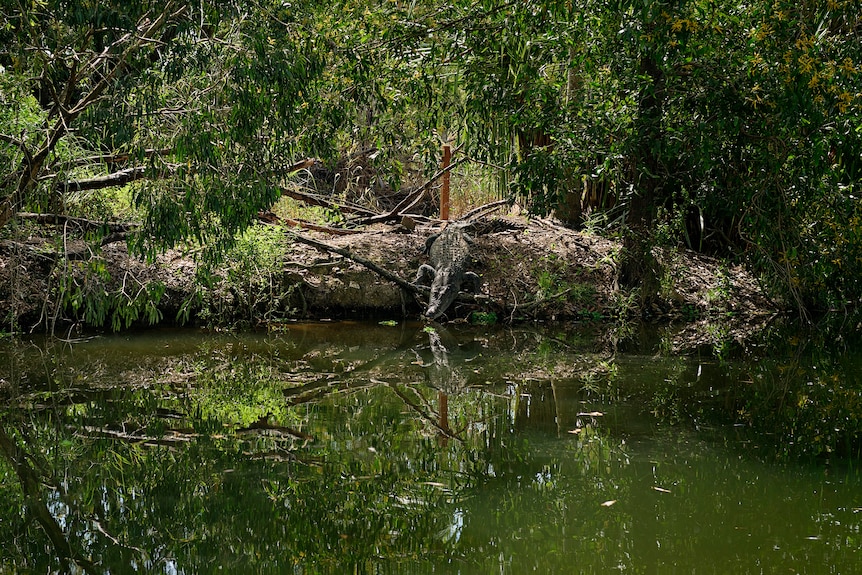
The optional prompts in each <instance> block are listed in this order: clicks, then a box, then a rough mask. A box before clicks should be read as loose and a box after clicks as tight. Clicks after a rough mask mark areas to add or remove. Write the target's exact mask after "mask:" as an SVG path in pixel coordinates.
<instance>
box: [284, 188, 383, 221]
mask: <svg viewBox="0 0 862 575" xmlns="http://www.w3.org/2000/svg"><path fill="white" fill-rule="evenodd" d="M280 189H281V195H282V196H287V197H288V198H293V199H294V200H299V201H300V202H303V203H305V204H308V205H309V206H320V207H322V208H329V209H333V210H340V211H342V212H346V213H354V214H360V215H362V216H368V217H373V216H375V215H377V213H376V212H373V211H371V210H367V209H365V208H361V207H359V206H355V205H353V204H348V203H346V202H344V203H338V202H333V201H331V200H329V199H328V198H326V197H324V196H321V195H319V194H309V193H306V192H300V191H299V190H292V189H290V188H286V187H284V186H281V187H280Z"/></svg>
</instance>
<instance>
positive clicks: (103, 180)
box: [54, 166, 147, 193]
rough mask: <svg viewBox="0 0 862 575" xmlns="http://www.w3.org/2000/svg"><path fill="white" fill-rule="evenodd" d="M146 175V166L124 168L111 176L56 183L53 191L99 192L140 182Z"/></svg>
mask: <svg viewBox="0 0 862 575" xmlns="http://www.w3.org/2000/svg"><path fill="white" fill-rule="evenodd" d="M146 175H147V167H146V166H135V167H134V168H126V169H124V170H120V171H118V172H114V173H112V174H107V175H104V176H96V177H93V178H84V179H82V180H71V181H68V182H57V183H56V184H54V190H56V191H57V192H58V193H67V192H83V191H85V190H101V189H103V188H110V187H113V186H123V185H125V184H128V183H130V182H134V181H135V180H140V179H142V178H144V177H145V176H146Z"/></svg>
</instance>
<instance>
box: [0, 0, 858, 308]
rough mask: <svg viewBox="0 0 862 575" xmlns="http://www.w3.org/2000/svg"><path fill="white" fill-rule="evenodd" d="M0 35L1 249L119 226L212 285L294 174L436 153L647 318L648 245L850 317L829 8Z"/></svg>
mask: <svg viewBox="0 0 862 575" xmlns="http://www.w3.org/2000/svg"><path fill="white" fill-rule="evenodd" d="M2 16H3V27H2V29H0V46H2V48H0V162H2V163H3V165H7V166H12V168H13V169H12V170H11V172H9V173H7V174H4V175H3V177H2V178H0V227H2V228H4V231H3V233H4V234H8V233H14V230H12V231H11V232H10V231H9V230H10V226H11V227H14V226H15V225H16V222H20V221H21V220H23V219H24V217H25V214H26V213H27V212H39V213H51V214H56V215H58V216H80V217H85V218H88V219H91V220H109V219H115V218H118V217H120V218H135V219H137V220H139V223H140V225H139V226H136V227H134V228H132V229H129V230H127V231H125V232H124V233H123V234H122V237H121V238H119V239H124V240H126V241H127V242H128V243H129V245H130V247H131V248H132V249H133V250H134V251H135V253H137V254H139V255H142V256H146V257H149V258H152V257H153V256H155V255H156V254H157V253H159V252H160V251H162V250H165V249H167V248H170V247H173V246H176V245H179V244H181V243H192V244H195V245H196V246H198V247H199V248H200V252H199V253H200V255H201V256H202V257H203V259H204V260H206V261H214V260H216V259H218V258H220V257H222V256H223V255H224V254H225V253H226V250H228V249H230V248H231V247H232V246H233V245H234V244H235V243H236V242H237V240H238V238H241V237H243V235H242V234H243V232H244V231H245V230H246V229H247V228H248V227H249V226H250V225H251V223H252V222H253V220H254V219H255V217H256V216H257V214H258V213H259V212H260V211H261V210H268V209H270V208H272V206H273V205H274V204H275V202H276V201H277V200H278V198H279V197H280V195H281V190H282V189H283V188H285V187H289V186H290V185H291V181H292V178H293V176H292V174H293V173H294V172H295V170H296V168H295V166H296V165H297V162H298V161H300V160H303V159H305V158H319V159H320V160H321V161H322V162H324V163H325V164H327V165H333V164H334V163H335V162H336V161H338V160H339V159H341V158H344V157H346V156H347V155H349V154H350V153H351V152H353V151H356V150H369V149H370V150H373V153H371V154H369V155H368V157H369V158H370V161H371V162H372V163H373V166H374V168H375V169H376V171H377V173H378V174H383V178H384V179H386V180H387V183H388V184H389V185H391V186H393V187H396V188H397V187H398V186H399V185H400V184H401V183H402V182H403V181H404V179H405V177H406V173H407V168H408V164H410V165H411V166H414V165H415V166H420V167H424V170H425V171H426V172H429V173H430V172H431V171H433V170H434V168H435V166H437V165H438V164H439V146H440V142H441V140H445V141H451V142H453V143H454V144H455V145H456V146H458V147H459V151H458V153H459V154H461V155H462V157H466V158H469V159H470V160H472V161H473V167H471V168H470V172H469V173H474V174H479V177H478V178H477V179H476V180H475V181H476V182H479V183H478V184H475V183H474V185H473V187H474V188H475V190H474V191H475V193H476V194H477V196H480V195H483V194H485V195H487V193H488V191H489V190H495V191H496V192H497V193H501V194H504V195H506V196H511V197H516V198H519V199H520V200H521V201H522V203H523V204H524V205H526V206H528V207H529V209H530V210H531V211H532V212H533V213H539V214H543V213H547V212H549V211H550V210H552V209H557V212H558V214H559V215H561V216H563V217H565V218H566V219H567V220H569V222H570V223H572V224H573V225H577V226H580V225H586V226H587V227H588V228H589V229H591V230H593V231H596V232H599V233H613V234H618V235H619V236H620V237H621V238H622V240H623V242H624V245H625V250H624V251H623V258H622V261H621V262H620V264H621V267H620V271H621V278H622V280H623V281H625V282H627V284H628V286H629V287H634V286H640V288H641V295H642V297H644V298H645V299H648V298H650V297H651V296H652V295H654V294H656V293H658V292H659V291H660V289H661V281H660V278H659V277H657V274H659V273H660V272H658V271H657V269H656V267H655V266H654V265H653V264H652V262H651V256H650V254H651V248H652V247H654V246H655V245H672V246H678V245H688V246H689V247H691V248H694V249H698V250H702V251H706V252H710V253H712V254H717V255H720V256H721V257H724V258H727V259H729V260H733V261H734V262H740V263H745V264H746V265H748V266H749V267H750V268H751V269H753V270H754V271H756V272H757V273H758V274H760V275H761V276H762V277H763V278H764V280H765V281H766V283H767V285H768V286H769V287H770V288H771V290H772V292H773V293H774V294H775V295H776V296H777V297H781V298H783V299H784V301H787V302H789V303H791V304H793V305H795V306H797V307H798V309H800V310H801V311H802V312H803V313H804V312H805V311H806V310H822V309H835V308H853V307H856V306H857V305H858V303H859V301H860V298H862V283H860V282H862V280H860V278H862V203H860V199H859V176H860V166H862V159H860V152H862V122H860V112H862V96H860V94H862V45H860V43H859V41H858V37H857V35H858V29H859V26H860V20H859V19H860V17H862V16H860V12H859V10H858V6H857V4H856V3H855V2H852V1H850V0H830V1H829V2H826V3H825V4H812V3H799V2H791V1H790V0H775V1H773V0H770V1H768V2H767V1H765V0H757V1H755V2H754V3H753V4H752V3H739V2H732V1H728V0H683V1H681V2H653V1H650V2H647V1H645V0H621V1H613V2H599V1H595V0H579V1H576V2H571V1H567V2H561V1H556V0H527V1H524V2H517V3H509V2H503V1H500V0H487V1H482V2H473V1H462V0H456V1H454V2H446V3H445V4H444V3H439V2H436V1H429V2H424V3H421V4H417V3H397V2H382V1H379V0H327V1H322V2H321V1H314V2H311V1H305V0H301V1H299V2H291V3H289V4H285V3H283V2H276V1H273V0H261V1H257V2H253V3H239V2H233V1H232V0H192V1H191V2H188V1H183V2H180V1H178V0H169V1H168V2H152V1H150V0H144V1H141V2H132V3H121V4H104V3H98V2H85V3H83V4H81V3H68V2H60V1H58V0H40V1H37V2H20V3H13V4H10V5H8V6H4V7H3V8H2ZM411 169H412V168H411ZM420 169H422V168H420ZM457 175H458V174H457V172H456V176H457ZM461 176H463V172H462V174H461ZM461 176H459V177H461ZM463 187H467V188H469V187H470V186H463ZM486 197H487V196H486ZM455 202H456V203H457V204H458V206H459V209H460V210H463V207H464V205H465V204H467V203H469V201H468V200H465V198H463V197H460V196H459V197H456V198H455ZM324 215H325V216H326V217H327V218H328V219H329V220H330V221H333V222H336V223H337V221H338V219H339V217H340V214H338V213H336V212H331V213H326V214H324ZM108 235H109V233H108V231H107V230H104V231H103V233H102V235H101V237H100V241H98V242H96V247H99V245H101V242H103V241H105V239H106V238H107V237H108ZM114 239H116V238H114ZM717 295H719V294H717ZM71 297H75V296H74V293H72V296H71ZM248 305H249V307H253V306H252V304H250V303H249V304H248ZM144 313H146V312H144ZM91 315H92V313H91ZM96 315H97V316H98V315H99V314H98V313H96ZM128 317H130V316H126V317H121V318H120V319H119V320H117V321H119V322H120V323H123V322H125V321H127V318H128ZM112 321H114V320H112Z"/></svg>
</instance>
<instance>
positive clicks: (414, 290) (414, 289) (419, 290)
mask: <svg viewBox="0 0 862 575" xmlns="http://www.w3.org/2000/svg"><path fill="white" fill-rule="evenodd" d="M288 234H289V235H290V237H291V238H293V239H294V240H296V241H298V242H300V243H303V244H306V245H309V246H312V247H315V248H317V249H320V250H324V251H327V252H332V253H335V254H338V255H341V256H344V257H346V258H347V259H349V260H351V261H354V262H356V263H358V264H359V265H362V266H365V267H366V268H368V269H370V270H371V271H373V272H374V273H376V274H377V275H379V276H381V277H383V278H384V279H386V280H388V281H391V282H393V283H395V284H397V285H398V286H399V287H401V288H402V289H404V290H406V291H407V292H409V293H411V294H425V295H427V294H429V293H430V290H429V289H428V288H425V287H422V286H416V285H413V284H412V283H410V282H408V281H407V280H405V279H403V278H401V277H400V276H399V275H397V274H394V273H392V272H390V271H389V270H387V269H384V268H382V267H380V266H379V265H377V264H375V263H374V262H372V261H371V260H367V259H365V258H363V257H362V256H358V255H356V254H354V253H352V252H351V251H350V250H347V249H344V248H339V247H336V246H331V245H329V244H326V243H323V242H319V241H317V240H313V239H311V238H307V237H305V236H303V235H301V234H298V233H296V232H294V231H288Z"/></svg>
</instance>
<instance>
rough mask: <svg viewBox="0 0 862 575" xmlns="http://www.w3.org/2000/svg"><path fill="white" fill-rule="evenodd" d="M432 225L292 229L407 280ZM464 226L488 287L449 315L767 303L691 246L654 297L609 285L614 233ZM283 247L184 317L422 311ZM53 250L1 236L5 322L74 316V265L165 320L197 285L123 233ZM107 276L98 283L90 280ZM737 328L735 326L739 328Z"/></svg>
mask: <svg viewBox="0 0 862 575" xmlns="http://www.w3.org/2000/svg"><path fill="white" fill-rule="evenodd" d="M437 229H438V228H435V227H432V226H420V227H417V228H416V229H415V230H412V231H410V230H407V229H406V228H404V227H403V226H388V225H377V226H374V227H371V228H369V229H367V230H365V231H363V232H362V233H357V234H353V235H342V236H330V235H328V234H325V233H321V232H308V231H303V232H301V233H303V234H304V235H307V237H313V238H315V239H317V240H318V241H322V242H326V243H327V244H328V245H332V246H336V247H340V248H346V249H349V250H350V253H351V254H355V255H357V256H360V257H362V258H365V259H367V260H370V261H372V262H374V263H376V264H377V265H379V266H381V267H383V268H385V269H387V270H389V271H391V272H393V273H395V274H397V275H398V276H400V277H401V278H403V279H405V280H407V281H412V279H413V277H414V275H415V273H416V270H417V268H418V266H419V265H420V263H422V262H423V261H424V258H425V256H424V255H423V254H422V248H423V246H424V242H425V239H426V238H427V237H428V236H429V235H430V234H432V233H434V231H435V230H437ZM471 234H472V236H473V238H474V243H473V248H472V257H473V263H474V266H473V271H475V272H476V273H478V274H479V275H480V276H481V277H482V281H483V288H482V294H483V296H486V297H482V298H480V299H479V301H475V298H474V301H467V300H469V299H470V298H469V297H466V298H464V300H465V301H459V302H456V304H455V305H453V306H452V308H450V309H449V311H448V312H447V314H446V317H445V319H446V320H449V321H452V320H456V321H457V320H462V319H464V318H467V317H468V316H469V314H470V313H471V312H473V311H478V312H484V313H490V312H493V313H494V314H495V315H496V318H497V321H503V322H508V321H518V320H524V319H543V320H579V319H580V320H594V321H603V320H606V319H611V318H621V317H626V318H632V317H646V318H650V319H661V320H663V321H666V320H674V321H686V322H689V323H691V324H693V325H696V322H698V321H703V320H705V319H710V318H711V319H714V318H717V317H720V318H729V317H732V318H735V320H734V321H735V322H736V323H738V324H740V325H741V326H746V325H750V324H751V323H752V322H754V323H756V324H758V323H760V322H761V319H762V318H763V317H764V316H765V315H767V314H770V313H773V312H774V311H775V306H774V305H772V303H771V302H770V301H769V300H768V298H767V297H765V295H764V294H763V292H762V290H761V289H760V287H759V286H758V285H757V282H756V281H755V280H754V278H752V277H751V276H750V274H748V273H747V272H746V271H745V270H744V269H743V268H741V267H730V266H728V265H727V264H725V263H723V262H721V261H719V260H717V259H713V258H709V257H706V256H702V255H698V254H695V253H693V252H688V251H684V250H666V251H663V252H656V254H655V255H656V257H657V259H658V261H659V262H660V265H661V268H662V269H661V270H658V271H659V276H660V277H661V278H662V281H661V285H662V289H661V292H660V293H659V294H658V296H659V297H657V298H652V299H649V300H644V298H642V295H643V294H639V293H637V291H634V292H632V291H627V290H624V289H621V287H620V286H619V285H618V282H617V278H618V273H617V269H616V262H617V261H618V254H619V250H620V245H619V244H618V243H616V242H613V241H610V240H607V239H603V238H600V237H596V236H590V235H585V234H582V233H579V232H576V231H573V230H571V229H568V228H565V227H563V226H561V225H558V224H556V223H554V222H552V221H549V220H541V219H532V220H529V221H528V220H526V219H524V218H518V217H499V218H492V219H485V220H481V221H479V222H476V224H475V225H474V226H473V228H472V229H471ZM286 246H287V247H286V248H285V252H284V254H283V259H282V261H281V262H280V263H279V264H278V265H277V266H275V268H274V269H275V272H273V271H272V268H271V269H270V270H268V271H266V272H261V273H259V274H251V275H248V274H247V277H245V279H243V278H242V277H240V279H239V280H238V279H236V277H237V276H236V274H230V273H228V271H227V270H229V269H231V265H232V264H230V263H228V264H227V265H226V266H225V267H224V268H223V270H222V272H223V273H222V274H221V276H222V278H221V281H219V282H217V283H216V284H215V287H214V288H213V289H211V290H207V291H206V292H203V296H202V297H199V298H198V299H197V300H194V301H195V302H196V303H195V305H194V309H193V311H194V313H193V314H192V317H197V318H198V321H207V322H209V323H217V324H231V323H236V322H237V321H238V320H242V321H243V322H245V323H248V324H259V323H267V322H271V321H278V320H284V319H288V318H308V319H313V318H336V317H345V316H350V317H357V316H365V317H378V318H381V319H387V318H393V319H397V318H399V317H401V316H402V315H407V316H413V317H416V316H418V315H419V314H421V312H422V310H423V305H424V304H423V302H421V301H418V299H417V298H416V297H414V296H412V295H410V294H408V293H406V292H405V290H403V289H402V288H400V287H399V286H397V285H395V284H394V283H392V282H390V281H388V280H386V279H384V278H382V277H381V276H380V275H378V274H376V273H375V272H373V271H371V270H370V269H368V268H367V267H365V266H363V265H360V264H358V263H356V262H355V261H352V260H351V259H348V258H346V257H344V256H342V255H337V254H333V253H331V252H327V251H322V250H320V249H316V248H314V247H311V246H308V245H305V244H302V243H299V242H288V243H287V244H286ZM83 247H84V245H83V243H82V242H80V241H79V242H78V243H77V244H75V245H66V246H65V249H66V250H67V251H73V250H74V249H78V250H81V251H83ZM52 251H56V247H55V246H54V245H53V244H51V243H50V240H47V239H45V238H42V237H38V236H36V235H34V236H31V237H29V238H27V239H26V240H23V241H21V240H20V239H19V240H17V241H15V242H12V241H10V240H7V241H5V243H3V244H2V246H0V305H2V307H0V309H2V310H3V316H4V317H3V321H4V324H5V325H6V326H7V328H8V326H10V325H17V326H19V329H21V330H23V331H29V330H32V329H38V327H39V326H40V325H47V324H48V323H50V322H51V321H53V320H62V319H64V318H65V319H68V318H74V317H75V310H74V309H73V308H72V304H70V302H68V301H66V302H61V301H57V297H58V296H57V293H59V289H58V288H59V286H60V281H61V278H62V277H63V276H64V273H62V272H63V270H69V271H71V272H72V276H71V277H73V278H75V280H74V281H75V285H76V286H77V288H78V291H79V292H80V293H82V294H95V293H102V294H104V293H105V292H113V293H119V292H122V293H124V294H126V295H127V296H129V297H132V296H134V295H135V294H136V293H138V292H139V291H140V290H141V289H142V287H143V286H145V285H147V284H150V283H151V282H161V283H162V284H163V285H164V286H165V291H164V295H163V296H162V298H161V299H160V301H159V304H158V306H159V309H160V311H161V314H162V317H163V320H164V321H168V322H170V321H174V318H176V317H177V313H178V311H179V310H180V307H181V306H182V304H183V302H184V301H186V300H189V298H191V297H192V295H193V294H195V288H196V285H195V270H196V263H195V262H194V260H193V259H192V258H190V257H187V256H184V255H183V254H181V253H180V252H177V251H170V252H168V253H166V254H164V255H162V256H160V257H159V258H158V260H157V262H156V263H155V264H153V265H147V264H145V263H144V262H142V261H140V260H138V259H135V258H130V257H129V255H128V253H127V251H126V248H125V245H124V244H123V243H115V244H110V245H108V246H106V247H105V248H104V249H103V250H102V252H101V255H100V256H99V258H98V259H97V260H93V259H89V260H81V261H62V263H57V262H55V261H54V260H52V259H51V258H50V257H49V256H48V255H46V254H48V253H50V252H52ZM94 262H99V263H100V265H101V264H104V268H103V269H104V271H106V272H107V274H102V275H99V274H94V273H93V270H94V269H97V268H99V266H94ZM87 270H89V272H88V271H87ZM108 276H109V277H110V279H108V280H107V281H104V279H100V278H107V277H108ZM231 278H233V279H231ZM199 293H202V292H199ZM645 301H648V303H645ZM475 317H476V316H474V318H475ZM484 318H485V319H488V316H484ZM752 318H754V319H752ZM739 329H740V330H741V332H740V336H742V335H744V333H745V332H746V331H747V330H748V329H749V328H745V327H740V328H739ZM695 331H697V330H696V329H695ZM701 331H702V330H701Z"/></svg>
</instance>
